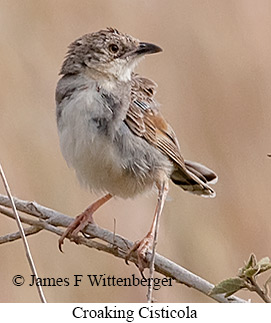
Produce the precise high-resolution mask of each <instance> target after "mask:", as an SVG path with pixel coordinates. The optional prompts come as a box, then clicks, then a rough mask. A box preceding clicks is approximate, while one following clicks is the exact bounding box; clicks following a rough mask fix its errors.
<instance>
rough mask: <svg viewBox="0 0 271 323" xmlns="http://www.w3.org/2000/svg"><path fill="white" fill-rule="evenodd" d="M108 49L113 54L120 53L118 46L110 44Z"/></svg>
mask: <svg viewBox="0 0 271 323" xmlns="http://www.w3.org/2000/svg"><path fill="white" fill-rule="evenodd" d="M108 48H109V50H110V52H111V53H113V54H116V53H117V52H118V51H119V46H118V45H116V44H110V45H109V47H108Z"/></svg>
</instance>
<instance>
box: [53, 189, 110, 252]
mask: <svg viewBox="0 0 271 323" xmlns="http://www.w3.org/2000/svg"><path fill="white" fill-rule="evenodd" d="M112 197H113V196H112V195H111V194H106V195H105V196H103V197H102V198H100V199H99V200H97V201H95V202H94V203H92V204H91V205H90V206H89V207H88V208H87V209H85V211H84V212H82V213H81V214H79V215H77V217H76V218H75V219H74V221H73V222H72V223H71V224H70V225H69V226H68V227H67V229H66V231H65V232H64V233H63V234H62V236H61V237H60V239H59V240H58V247H59V250H60V251H61V252H62V245H63V243H64V239H65V238H66V237H67V236H68V235H72V236H77V235H78V233H79V232H80V231H82V230H83V229H84V228H85V227H86V226H87V225H88V224H89V223H92V224H94V223H95V222H94V220H93V213H94V212H95V211H96V210H97V209H98V208H99V207H101V206H102V205H103V204H104V203H106V202H107V201H108V200H110V199H111V198H112Z"/></svg>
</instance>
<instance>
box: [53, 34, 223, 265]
mask: <svg viewBox="0 0 271 323" xmlns="http://www.w3.org/2000/svg"><path fill="white" fill-rule="evenodd" d="M160 51H161V48H160V47H158V46H156V45H153V44H150V43H143V42H139V41H138V40H137V39H135V38H133V37H131V36H129V35H127V34H122V33H120V32H119V31H117V30H116V29H112V28H109V29H107V30H101V31H99V32H95V33H92V34H87V35H84V36H82V37H80V38H79V39H77V40H76V41H74V42H73V43H72V44H71V45H70V46H69V50H68V53H67V56H66V59H65V60H64V63H63V65H62V68H61V72H60V74H61V75H62V77H61V79H60V80H59V82H58V85H57V89H56V103H57V109H56V111H57V125H58V132H59V137H60V146H61V150H62V153H63V155H64V158H65V159H66V161H67V163H68V165H69V166H71V167H73V168H74V169H75V171H76V174H77V177H78V178H79V180H80V182H81V183H82V184H83V185H85V186H87V187H88V188H89V189H91V190H94V191H102V192H105V193H106V195H105V196H104V197H102V198H101V199H99V200H98V201H96V202H94V203H93V204H92V205H91V206H90V207H89V208H87V209H86V210H85V211H84V212H83V213H82V214H81V215H80V216H78V217H77V219H76V220H75V222H74V223H73V224H72V225H71V226H70V227H69V228H68V229H67V230H66V232H65V233H64V234H63V236H62V237H61V239H60V242H59V246H60V248H61V245H62V243H63V241H64V239H65V237H66V236H68V235H69V234H72V235H73V236H76V235H77V234H78V232H79V231H81V230H83V229H84V227H85V226H86V225H87V224H88V223H89V222H92V223H93V217H92V215H93V213H94V212H95V211H96V210H97V209H98V208H99V207H100V206H101V205H102V204H104V203H105V202H106V201H108V200H109V199H110V198H112V197H113V196H120V197H123V198H129V197H135V196H136V195H138V194H142V193H144V192H145V191H148V190H151V189H152V188H153V187H154V186H156V187H157V188H158V192H159V199H158V205H157V208H156V212H155V217H154V221H153V225H152V227H151V230H150V231H149V233H148V234H147V236H146V237H145V238H144V239H143V240H142V241H141V243H140V244H139V245H137V247H136V249H138V253H139V267H140V268H141V269H142V263H141V264H140V262H141V260H140V258H142V257H143V256H144V254H145V252H146V248H147V247H149V245H150V243H149V241H150V240H152V239H153V230H154V223H155V219H156V218H157V217H158V215H159V214H160V213H161V211H162V206H163V203H164V201H165V197H166V194H167V190H168V181H169V179H171V180H172V181H173V182H174V183H175V184H177V185H179V186H180V187H182V188H183V189H184V190H186V191H189V192H191V193H194V194H197V195H201V196H206V197H214V196H215V192H214V190H213V189H212V188H211V187H210V186H209V184H210V183H215V181H216V179H217V176H216V174H215V173H214V172H213V171H211V170H210V169H208V168H207V167H205V166H203V165H201V164H199V163H196V162H191V161H185V160H184V159H183V157H182V155H181V152H180V145H179V143H178V140H177V137H176V135H175V133H174V131H173V129H172V128H171V126H170V125H169V123H168V122H167V121H166V120H165V119H164V117H163V116H162V114H161V112H160V111H159V109H158V104H157V103H156V101H155V99H154V96H155V92H156V88H157V85H156V84H155V83H154V82H153V81H151V80H149V79H147V78H144V77H141V76H139V75H137V74H135V73H134V69H135V66H136V65H137V64H138V62H139V61H140V60H141V59H142V58H143V57H144V55H146V54H152V53H156V52H160Z"/></svg>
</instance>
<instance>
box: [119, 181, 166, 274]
mask: <svg viewBox="0 0 271 323" xmlns="http://www.w3.org/2000/svg"><path fill="white" fill-rule="evenodd" d="M156 185H157V187H158V201H157V204H156V208H155V213H154V217H153V220H152V224H151V228H150V230H149V232H148V233H147V235H146V236H145V237H144V238H143V239H142V240H140V241H138V242H136V243H135V244H134V245H133V247H132V248H131V249H130V250H129V252H128V254H127V255H126V257H125V262H126V263H127V264H128V260H129V258H130V256H131V254H132V252H135V251H136V253H137V261H138V268H139V270H140V272H141V273H143V271H144V268H146V267H148V266H147V263H146V255H147V253H148V251H150V249H151V247H154V248H152V250H155V246H153V243H155V244H156V243H157V234H158V228H159V220H160V216H161V214H162V210H163V206H164V204H165V200H166V197H167V193H168V179H167V178H166V179H164V180H163V181H161V182H159V183H156Z"/></svg>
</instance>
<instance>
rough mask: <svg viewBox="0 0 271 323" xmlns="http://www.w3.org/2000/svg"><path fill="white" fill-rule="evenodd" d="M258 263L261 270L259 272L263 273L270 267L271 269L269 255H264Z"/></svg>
mask: <svg viewBox="0 0 271 323" xmlns="http://www.w3.org/2000/svg"><path fill="white" fill-rule="evenodd" d="M257 265H258V266H259V268H260V270H259V272H258V273H259V274H260V273H263V272H265V271H267V270H269V269H271V262H270V259H269V258H268V257H264V258H262V259H261V260H260V261H259V262H258V263H257Z"/></svg>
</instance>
